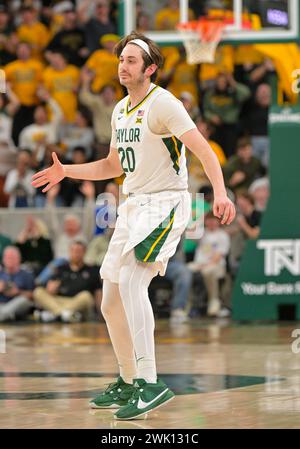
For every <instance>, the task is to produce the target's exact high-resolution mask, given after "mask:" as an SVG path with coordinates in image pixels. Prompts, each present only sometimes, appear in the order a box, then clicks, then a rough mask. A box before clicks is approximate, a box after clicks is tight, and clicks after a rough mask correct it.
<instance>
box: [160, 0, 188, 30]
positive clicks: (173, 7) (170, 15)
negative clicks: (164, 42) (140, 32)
mask: <svg viewBox="0 0 300 449" xmlns="http://www.w3.org/2000/svg"><path fill="white" fill-rule="evenodd" d="M193 19H194V13H193V11H192V10H191V9H189V20H193ZM179 22H180V10H179V0H168V2H167V5H166V7H165V8H163V9H161V10H160V11H159V12H158V13H156V16H155V29H156V30H174V29H175V28H176V25H177V24H178V23H179Z"/></svg>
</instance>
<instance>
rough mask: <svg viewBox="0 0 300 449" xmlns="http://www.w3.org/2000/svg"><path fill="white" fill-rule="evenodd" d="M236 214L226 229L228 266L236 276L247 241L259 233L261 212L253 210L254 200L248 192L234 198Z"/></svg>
mask: <svg viewBox="0 0 300 449" xmlns="http://www.w3.org/2000/svg"><path fill="white" fill-rule="evenodd" d="M236 204H237V208H238V214H237V217H236V219H235V221H234V222H233V223H232V225H231V226H230V227H229V228H228V229H227V232H228V233H229V234H230V235H231V246H230V254H229V265H230V269H231V273H232V275H233V276H235V275H236V273H237V270H238V268H239V265H240V261H241V258H242V256H243V252H244V249H245V244H246V241H247V240H248V239H256V238H257V237H258V236H259V233H260V226H259V225H260V220H261V212H259V211H258V210H256V209H255V203H254V198H253V197H252V195H250V194H249V193H248V192H240V193H239V194H238V195H237V198H236Z"/></svg>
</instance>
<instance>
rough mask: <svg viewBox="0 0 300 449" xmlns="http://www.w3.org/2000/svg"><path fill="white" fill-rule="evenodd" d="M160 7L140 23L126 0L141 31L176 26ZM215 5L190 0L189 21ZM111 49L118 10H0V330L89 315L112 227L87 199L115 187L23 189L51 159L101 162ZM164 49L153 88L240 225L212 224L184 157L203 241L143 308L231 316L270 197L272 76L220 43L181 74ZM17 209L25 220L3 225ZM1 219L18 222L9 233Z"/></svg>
mask: <svg viewBox="0 0 300 449" xmlns="http://www.w3.org/2000/svg"><path fill="white" fill-rule="evenodd" d="M161 3H162V7H161V8H160V9H159V10H158V12H156V13H155V14H153V16H151V15H150V14H149V12H148V9H145V8H144V7H143V2H137V30H138V31H141V32H146V31H147V30H149V29H157V30H161V29H172V28H174V27H175V25H176V23H177V22H178V18H179V9H178V0H166V1H163V2H161ZM223 3H224V4H225V3H226V2H225V1H224V2H221V1H218V2H213V1H203V2H191V4H192V5H193V6H194V9H191V11H190V15H191V18H192V17H193V16H194V15H195V14H196V15H199V14H204V13H207V10H209V8H215V7H220V6H222V4H223ZM200 4H201V8H200ZM216 4H217V5H216ZM253 17H254V18H255V14H253ZM257 26H259V25H257ZM119 39H120V37H119V36H118V1H117V0H95V1H91V0H82V1H74V2H71V1H50V0H49V1H47V0H45V1H32V2H28V1H14V0H12V1H7V2H4V1H1V2H0V66H1V69H2V70H3V71H4V72H5V77H6V92H5V93H2V94H0V95H1V96H0V207H1V208H2V209H1V215H2V216H3V217H5V219H4V218H3V217H2V218H1V220H0V258H1V260H2V269H1V271H0V321H8V320H15V319H18V318H24V317H26V316H30V317H31V318H32V317H33V318H34V319H37V320H42V321H56V320H63V321H65V322H74V321H79V320H83V319H85V318H91V317H93V314H95V313H97V311H99V304H100V303H101V283H100V281H99V275H98V270H99V267H100V266H101V262H102V260H103V257H104V254H105V251H106V248H107V245H108V242H109V239H110V237H111V233H112V230H111V229H106V230H103V229H101V228H99V227H97V226H96V225H95V200H96V198H97V195H99V194H101V193H103V192H108V193H111V194H112V195H113V197H114V198H116V201H118V197H119V187H120V186H121V184H122V181H123V179H122V177H121V178H118V179H112V180H107V181H99V182H95V183H91V182H81V181H76V180H71V179H65V180H64V181H63V182H62V183H61V184H60V186H58V187H57V188H53V189H52V190H51V191H49V192H48V194H47V195H45V194H43V192H42V191H41V189H37V190H36V189H34V188H33V187H32V186H31V177H32V175H33V174H34V172H36V171H38V170H41V169H43V168H46V167H48V166H49V164H51V153H52V152H53V151H55V152H56V153H57V155H58V156H59V158H60V160H61V161H62V162H64V163H69V164H73V163H75V164H79V163H84V162H87V161H94V160H97V159H101V158H104V157H106V156H107V154H108V151H109V143H110V137H111V123H110V122H111V114H112V111H113V109H114V106H115V104H116V103H117V102H118V101H119V100H120V99H121V98H122V97H123V96H124V95H126V92H124V90H123V89H122V87H121V86H120V85H119V83H118V74H117V67H118V59H117V57H116V56H115V55H114V52H113V49H114V46H115V44H116V42H117V41H118V40H119ZM162 52H163V55H164V57H165V63H164V66H163V68H162V70H161V71H160V73H159V79H158V81H157V83H158V84H159V85H160V86H162V87H164V88H166V89H168V90H170V91H171V92H172V93H173V94H174V95H176V96H177V97H178V98H179V99H180V100H181V101H182V102H183V104H184V106H185V108H186V110H187V111H188V113H189V114H190V115H191V117H192V119H193V120H194V121H195V123H196V125H197V127H198V128H199V130H200V131H201V133H202V134H203V135H204V136H205V138H206V139H207V140H208V141H209V143H210V145H211V147H212V149H213V151H214V152H215V153H216V155H217V157H218V159H219V161H220V164H221V166H222V169H223V173H224V178H225V182H226V186H227V188H228V192H229V194H230V195H231V197H232V199H233V200H234V201H235V204H236V206H237V210H238V214H237V218H236V220H235V222H234V223H233V224H232V225H231V226H230V227H226V229H225V228H223V227H222V226H220V224H219V221H218V220H217V219H215V218H214V216H213V214H212V213H211V209H212V201H213V195H212V189H211V186H210V184H209V182H208V179H207V178H206V175H205V173H204V171H203V168H202V166H201V163H200V162H199V161H198V160H197V159H196V158H195V157H194V156H193V155H192V153H190V152H188V151H187V157H188V170H189V176H190V191H191V192H193V193H194V194H195V193H197V192H199V193H201V194H202V198H204V203H203V199H202V206H201V207H200V209H199V207H198V206H199V204H198V202H199V200H198V199H197V198H196V196H195V197H194V201H193V218H194V219H195V220H203V219H204V220H205V232H204V236H203V238H201V239H200V240H191V239H187V238H185V237H184V238H183V239H182V241H181V243H180V245H179V248H178V251H177V253H176V254H175V256H174V257H173V258H172V259H171V261H170V263H169V266H168V270H167V273H166V276H165V278H163V279H161V278H156V279H155V280H154V281H153V283H152V285H151V291H150V294H151V300H152V301H153V307H154V310H155V312H156V313H157V314H158V315H159V314H161V315H162V316H163V314H164V313H165V314H166V316H170V319H171V322H175V323H181V322H185V321H187V320H189V319H190V318H191V317H193V316H201V315H205V314H207V315H208V316H211V317H216V316H218V317H222V316H229V315H230V297H231V291H232V286H233V283H234V279H235V276H236V273H237V270H238V267H239V263H240V260H241V257H242V254H243V249H244V246H245V242H246V241H247V239H255V238H257V236H258V235H259V230H260V220H261V216H262V214H263V212H264V210H265V208H266V204H267V200H268V196H269V181H268V164H269V137H268V111H269V107H270V105H271V87H270V83H271V78H272V76H273V75H274V73H276V70H275V68H274V64H273V63H272V60H271V59H268V58H266V57H265V56H264V55H263V54H262V53H259V52H258V51H257V50H256V49H255V48H254V46H251V45H239V46H236V47H233V46H231V45H223V46H220V47H219V48H218V50H217V55H216V62H215V63H214V64H201V65H188V64H187V62H186V55H185V50H184V48H183V47H175V46H174V47H172V46H168V47H163V48H162ZM20 208H22V211H23V213H22V215H20V214H18V215H14V214H13V211H15V210H16V209H20ZM66 208H68V210H67V211H66ZM74 208H75V209H76V210H80V211H81V214H79V215H76V214H75V213H74V211H75V209H74ZM60 210H63V211H64V214H63V216H62V217H61V214H60V213H59V211H60ZM199 210H200V211H201V216H199ZM41 212H42V213H41ZM203 213H204V214H205V217H203ZM9 214H11V217H18V218H17V219H18V220H20V221H21V222H22V223H21V224H22V226H21V228H22V229H21V230H19V232H18V233H17V234H16V233H14V232H12V231H11V230H12V229H13V226H12V227H10V224H9V219H8V218H7V217H9V216H10V215H9ZM197 214H198V215H197ZM14 219H16V218H12V220H14ZM99 313H100V312H99Z"/></svg>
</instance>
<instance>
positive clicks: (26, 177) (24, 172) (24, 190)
mask: <svg viewBox="0 0 300 449" xmlns="http://www.w3.org/2000/svg"><path fill="white" fill-rule="evenodd" d="M33 173H34V172H33V170H32V169H31V152H30V151H28V150H22V151H20V152H19V154H18V156H17V166H16V168H13V169H12V170H10V171H9V172H8V174H7V177H6V180H5V184H4V192H6V193H7V194H8V195H9V202H8V205H9V207H12V208H14V207H31V206H33V204H34V195H35V189H34V187H32V185H31V181H32V179H31V178H32V176H33Z"/></svg>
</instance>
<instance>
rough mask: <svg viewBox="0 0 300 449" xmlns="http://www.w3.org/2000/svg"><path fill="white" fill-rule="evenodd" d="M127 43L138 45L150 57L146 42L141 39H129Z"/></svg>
mask: <svg viewBox="0 0 300 449" xmlns="http://www.w3.org/2000/svg"><path fill="white" fill-rule="evenodd" d="M128 44H136V45H138V46H139V47H141V48H142V49H143V50H145V52H146V53H147V54H148V55H149V56H150V58H151V59H152V56H151V53H150V48H149V45H148V44H147V42H145V41H143V40H142V39H133V40H132V41H129V42H128Z"/></svg>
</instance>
